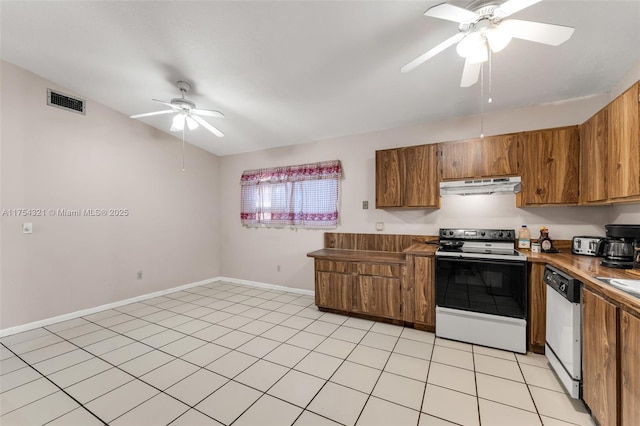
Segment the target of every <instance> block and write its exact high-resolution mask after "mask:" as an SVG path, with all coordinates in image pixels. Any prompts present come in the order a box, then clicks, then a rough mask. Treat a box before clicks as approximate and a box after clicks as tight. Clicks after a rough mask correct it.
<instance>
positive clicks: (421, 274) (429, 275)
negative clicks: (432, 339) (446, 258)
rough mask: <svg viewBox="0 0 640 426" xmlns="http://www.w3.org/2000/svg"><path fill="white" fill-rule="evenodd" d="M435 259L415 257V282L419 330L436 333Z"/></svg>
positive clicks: (416, 313) (415, 320)
mask: <svg viewBox="0 0 640 426" xmlns="http://www.w3.org/2000/svg"><path fill="white" fill-rule="evenodd" d="M434 277H435V258H433V257H423V256H414V259H413V280H414V289H415V317H414V323H415V324H416V326H417V328H421V329H425V330H429V331H435V328H436V295H435V283H434V282H433V279H434Z"/></svg>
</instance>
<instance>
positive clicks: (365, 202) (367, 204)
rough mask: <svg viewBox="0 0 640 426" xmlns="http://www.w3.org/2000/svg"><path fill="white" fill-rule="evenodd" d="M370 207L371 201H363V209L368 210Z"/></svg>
mask: <svg viewBox="0 0 640 426" xmlns="http://www.w3.org/2000/svg"><path fill="white" fill-rule="evenodd" d="M368 208H369V202H368V201H363V202H362V210H367V209H368Z"/></svg>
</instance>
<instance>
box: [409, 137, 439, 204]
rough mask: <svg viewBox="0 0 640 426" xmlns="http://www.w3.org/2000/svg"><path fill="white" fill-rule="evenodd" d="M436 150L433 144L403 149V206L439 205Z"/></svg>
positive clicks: (436, 147)
mask: <svg viewBox="0 0 640 426" xmlns="http://www.w3.org/2000/svg"><path fill="white" fill-rule="evenodd" d="M437 150H438V145H435V144H431V145H420V146H412V147H409V148H405V149H404V159H405V170H406V175H405V193H404V195H405V202H404V205H405V207H439V201H440V196H439V192H440V188H439V186H438V170H437V169H438V168H437V165H436V164H437V161H436V157H437Z"/></svg>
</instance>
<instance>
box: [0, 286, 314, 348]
mask: <svg viewBox="0 0 640 426" xmlns="http://www.w3.org/2000/svg"><path fill="white" fill-rule="evenodd" d="M218 281H223V282H228V283H232V284H241V285H246V286H251V287H260V288H266V289H270V290H280V291H286V292H290V293H297V294H304V295H309V296H313V295H314V294H315V293H314V292H313V291H312V290H304V289H300V288H291V287H284V286H281V285H274V284H266V283H261V282H257V281H247V280H241V279H236V278H228V277H215V278H208V279H206V280H202V281H196V282H193V283H189V284H184V285H181V286H178V287H171V288H168V289H166V290H160V291H155V292H153V293H147V294H143V295H140V296H136V297H132V298H129V299H124V300H119V301H117V302H113V303H107V304H106V305H100V306H96V307H93V308H88V309H83V310H80V311H75V312H71V313H68V314H63V315H58V316H56V317H51V318H46V319H43V320H39V321H34V322H30V323H27V324H22V325H17V326H15V327H10V328H5V329H0V338H2V337H7V336H11V335H12V334H17V333H22V332H24V331H29V330H33V329H35V328H40V327H46V326H47V325H51V324H55V323H58V322H62V321H69V320H72V319H74V318H79V317H84V316H87V315H91V314H95V313H96V312H100V311H105V310H107V309H113V308H118V307H120V306H123V305H128V304H129V303H134V302H140V301H142V300H147V299H152V298H154V297H159V296H164V295H165V294H170V293H175V292H176V291H181V290H186V289H188V288H192V287H197V286H200V285H205V284H211V283H214V282H218Z"/></svg>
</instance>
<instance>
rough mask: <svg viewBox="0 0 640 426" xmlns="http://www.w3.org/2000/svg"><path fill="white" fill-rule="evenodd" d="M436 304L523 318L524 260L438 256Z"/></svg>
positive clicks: (524, 297)
mask: <svg viewBox="0 0 640 426" xmlns="http://www.w3.org/2000/svg"><path fill="white" fill-rule="evenodd" d="M436 304H437V305H438V306H441V307H445V308H451V309H460V310H465V311H472V312H481V313H485V314H493V315H500V316H506V317H513V318H523V319H526V317H527V267H526V263H525V262H509V261H500V260H478V259H451V258H444V257H437V258H436Z"/></svg>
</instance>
